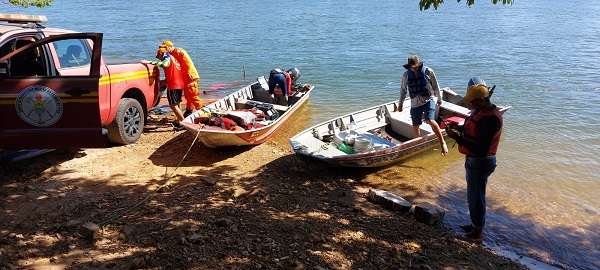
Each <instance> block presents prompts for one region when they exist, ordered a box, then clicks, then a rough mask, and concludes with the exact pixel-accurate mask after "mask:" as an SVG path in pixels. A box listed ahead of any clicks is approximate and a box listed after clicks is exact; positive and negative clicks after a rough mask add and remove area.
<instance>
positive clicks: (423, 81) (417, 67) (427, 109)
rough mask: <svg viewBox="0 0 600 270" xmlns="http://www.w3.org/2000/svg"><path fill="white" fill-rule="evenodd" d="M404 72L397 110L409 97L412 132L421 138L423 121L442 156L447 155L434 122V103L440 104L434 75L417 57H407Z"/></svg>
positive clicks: (400, 109) (439, 130)
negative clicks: (435, 140)
mask: <svg viewBox="0 0 600 270" xmlns="http://www.w3.org/2000/svg"><path fill="white" fill-rule="evenodd" d="M403 66H404V68H405V69H406V71H405V72H404V74H403V75H402V83H401V85H400V102H399V104H398V105H399V106H398V110H399V111H402V106H403V105H404V99H405V98H406V94H407V92H408V95H409V96H410V106H411V108H410V117H411V120H412V125H413V130H414V132H415V135H416V136H417V137H419V136H421V131H420V126H421V124H422V123H423V119H425V123H427V124H428V125H430V126H431V129H432V130H433V132H434V133H435V135H436V136H437V138H438V140H439V141H440V147H441V152H442V155H446V154H447V153H448V146H447V145H446V141H445V140H444V136H442V131H441V129H440V126H439V125H438V124H437V122H436V121H435V112H436V101H434V98H436V99H437V105H438V106H439V105H441V104H442V99H441V97H440V89H439V86H438V83H437V79H436V77H435V73H434V72H433V70H432V69H431V68H429V67H426V66H425V65H423V62H422V61H421V60H420V59H419V56H417V55H410V56H408V61H407V63H406V64H404V65H403Z"/></svg>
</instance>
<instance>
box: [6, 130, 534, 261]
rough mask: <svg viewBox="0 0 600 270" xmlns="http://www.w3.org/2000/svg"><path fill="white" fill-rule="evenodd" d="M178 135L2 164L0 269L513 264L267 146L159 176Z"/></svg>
mask: <svg viewBox="0 0 600 270" xmlns="http://www.w3.org/2000/svg"><path fill="white" fill-rule="evenodd" d="M192 141H193V136H191V135H190V134H186V133H181V132H180V133H173V132H172V131H170V129H169V128H166V129H164V130H163V131H161V130H160V129H156V130H153V131H147V132H145V133H144V135H143V136H142V138H141V139H140V141H139V142H138V143H136V144H133V145H128V146H122V147H112V148H107V149H87V150H79V151H55V152H53V153H50V154H47V155H45V156H41V157H38V158H36V159H34V160H30V161H22V162H20V163H17V164H4V165H2V167H0V175H1V178H0V187H1V188H0V211H2V215H0V268H8V269H12V268H23V267H25V268H33V267H38V266H39V267H46V266H52V265H54V266H63V267H67V268H76V269H79V268H115V269H121V268H136V269H137V268H185V267H193V268H198V269H222V268H227V269H261V268H262V269H274V268H279V269H398V268H401V269H404V268H411V269H412V268H414V269H524V268H525V267H524V266H522V265H520V264H518V263H515V262H512V261H510V260H508V259H506V258H503V257H501V256H498V255H495V254H493V253H492V252H491V251H489V250H488V249H485V248H482V247H481V246H479V245H476V244H472V243H468V242H465V241H462V240H459V239H457V237H456V236H455V235H454V234H452V233H451V232H450V231H448V230H447V229H445V228H442V227H432V226H428V225H425V224H422V223H418V222H416V221H415V220H414V219H413V218H412V217H410V216H408V215H401V214H398V213H394V212H391V211H388V210H385V209H384V208H383V207H382V206H380V205H377V204H373V203H371V202H369V201H367V192H368V190H369V188H370V187H369V186H368V185H367V184H365V183H361V179H362V176H363V175H361V174H363V173H362V172H361V171H360V170H343V171H340V170H335V169H334V168H329V167H327V166H325V165H323V164H320V163H315V162H312V161H307V160H303V159H300V158H298V157H296V156H294V155H292V154H291V152H290V151H289V147H288V145H287V143H285V142H278V141H277V140H274V141H272V142H268V143H264V144H262V145H259V146H256V147H251V148H226V149H208V148H204V147H201V146H198V145H195V146H194V148H193V149H192V151H191V152H190V154H189V156H188V157H187V158H186V160H185V161H184V162H183V163H182V164H181V167H179V168H178V169H177V171H175V172H174V175H173V177H172V178H170V179H169V180H168V181H169V182H167V180H166V179H165V177H164V175H165V171H166V173H167V174H171V173H173V172H172V170H173V169H174V168H175V167H176V165H177V163H178V162H179V160H180V159H181V157H182V156H183V154H184V153H185V152H186V150H187V149H188V147H189V145H190V144H191V143H192ZM162 186H165V188H162V189H160V190H159V191H156V189H157V188H158V187H162ZM134 206H136V207H135V208H132V207H134ZM87 222H92V223H94V224H97V225H100V228H99V229H98V230H95V229H94V228H91V230H90V229H89V228H88V229H87V230H86V229H83V228H84V227H86V226H87V227H89V225H90V224H87V225H86V223H87ZM92 227H93V226H92Z"/></svg>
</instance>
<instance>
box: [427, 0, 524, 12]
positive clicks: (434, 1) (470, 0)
mask: <svg viewBox="0 0 600 270" xmlns="http://www.w3.org/2000/svg"><path fill="white" fill-rule="evenodd" d="M460 1H461V0H456V2H458V3H460ZM491 1H492V4H494V5H495V4H498V3H502V4H504V5H512V3H513V0H491ZM466 2H467V6H472V5H473V4H475V0H466ZM442 3H444V0H419V8H420V9H421V10H427V9H429V8H430V7H431V6H433V8H434V9H438V7H439V6H440V5H441V4H442Z"/></svg>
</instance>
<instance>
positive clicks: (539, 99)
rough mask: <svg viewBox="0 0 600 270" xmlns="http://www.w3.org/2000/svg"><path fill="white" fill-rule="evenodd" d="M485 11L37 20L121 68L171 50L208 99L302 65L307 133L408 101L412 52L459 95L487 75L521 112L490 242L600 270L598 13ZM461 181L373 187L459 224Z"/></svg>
mask: <svg viewBox="0 0 600 270" xmlns="http://www.w3.org/2000/svg"><path fill="white" fill-rule="evenodd" d="M478 2H480V3H478V4H477V6H475V7H472V8H467V7H465V6H464V4H456V3H454V1H447V3H446V4H445V6H444V7H443V8H442V9H441V10H439V11H428V12H420V11H419V10H418V7H417V3H418V1H416V0H414V1H397V0H382V1H357V0H349V1H342V2H340V1H317V0H307V1H300V2H299V1H296V2H280V3H278V4H274V3H273V2H268V1H257V0H249V1H179V0H172V1H169V2H162V1H156V0H148V1H115V0H107V1H83V0H69V1H60V0H58V1H56V3H55V5H54V6H53V7H51V8H47V9H43V10H36V9H31V10H27V11H26V12H28V13H44V14H46V15H48V17H49V20H50V23H49V24H50V25H52V26H56V27H63V28H69V29H75V30H80V31H98V32H104V33H105V42H104V54H105V55H107V56H108V57H109V58H112V59H121V60H137V59H143V58H150V57H152V56H153V55H154V50H155V48H156V46H157V44H158V43H159V41H161V40H163V39H166V38H170V39H173V40H174V41H175V43H176V45H179V46H182V47H184V48H186V49H187V50H188V51H189V52H190V53H191V54H192V56H193V57H194V60H195V62H196V64H197V65H198V67H199V70H200V73H201V75H202V77H203V80H202V86H203V87H204V88H205V89H206V88H208V87H209V85H211V84H213V83H216V82H223V81H233V80H240V79H242V70H243V69H244V70H245V72H246V74H247V77H248V78H252V77H255V76H257V75H262V74H264V73H266V72H268V70H270V69H271V68H272V67H273V66H276V65H279V66H283V67H289V66H297V67H299V68H300V69H301V70H302V73H303V79H305V80H306V81H310V82H313V83H314V84H316V85H317V89H316V91H315V93H314V95H313V96H312V97H311V101H310V105H309V106H308V107H307V108H306V109H304V110H303V111H304V112H306V115H308V116H307V118H308V120H306V119H305V120H304V121H301V123H303V124H304V123H306V125H308V124H310V123H316V122H318V121H322V120H326V119H328V118H330V117H332V116H334V115H338V114H341V113H346V112H350V111H353V110H356V109H358V108H362V107H366V106H370V105H374V104H377V103H381V102H383V101H387V100H390V99H393V98H397V97H398V88H399V78H400V75H401V72H402V67H401V64H402V63H403V62H404V61H405V58H406V55H407V54H408V53H411V52H415V53H418V54H420V55H421V56H422V57H423V58H424V60H425V62H426V64H427V65H429V66H431V67H432V68H434V69H435V71H436V73H437V75H438V79H439V82H440V84H441V85H442V86H449V87H452V88H455V89H457V91H458V92H462V91H464V90H463V89H464V87H465V84H466V81H467V80H468V78H469V77H470V76H473V75H480V76H483V77H484V78H485V79H486V80H487V81H488V82H490V83H493V84H497V85H498V88H497V91H496V94H495V97H494V101H495V102H497V103H499V104H508V105H512V106H513V108H512V109H511V110H510V111H509V112H508V113H507V114H506V119H505V122H506V126H505V130H504V134H505V135H504V138H503V141H502V144H501V149H500V152H499V154H498V169H497V170H496V172H495V173H494V175H493V176H492V178H491V180H490V184H489V195H488V198H489V222H488V224H489V227H488V239H490V240H489V242H490V244H494V243H497V244H499V245H502V246H507V247H509V248H511V249H514V250H516V251H517V252H518V253H520V254H530V255H532V256H535V257H537V258H540V259H543V260H545V261H547V262H551V263H558V264H560V265H563V266H565V267H569V268H586V269H593V268H600V259H599V258H600V252H599V251H598V250H599V248H598V247H599V246H600V194H599V193H600V192H599V190H600V170H599V169H598V168H599V166H600V158H598V152H600V135H599V134H600V120H599V119H600V107H599V105H598V104H600V57H599V56H600V15H599V14H600V2H599V1H584V0H573V1H542V0H527V1H525V0H522V1H517V2H516V3H515V4H514V5H513V6H506V7H503V6H492V5H490V4H489V3H488V2H489V1H483V0H482V1H478ZM291 5H293V6H291ZM16 10H17V9H13V8H6V7H5V6H3V11H16ZM298 128H302V127H298ZM286 134H287V133H286ZM424 175H425V176H424ZM463 177H464V169H463V168H462V157H461V156H460V155H459V154H458V153H456V151H454V152H453V153H452V154H451V155H450V156H449V157H446V158H441V157H439V156H438V155H437V154H435V153H431V154H428V155H424V156H421V157H420V158H418V159H413V160H411V161H409V162H408V163H405V164H403V165H399V166H393V167H389V168H385V169H382V170H380V171H377V172H375V173H373V174H371V175H369V177H367V178H368V179H367V181H372V182H373V184H374V185H379V186H381V187H385V188H388V189H392V190H396V191H398V192H399V193H402V194H408V195H410V194H412V193H415V194H414V197H415V199H417V200H421V199H422V200H431V201H435V202H436V203H438V204H440V205H442V206H444V207H446V208H447V209H448V211H449V212H448V216H449V217H448V221H449V223H450V225H451V226H456V224H459V223H462V222H464V221H465V220H466V214H467V213H466V212H465V205H464V192H465V184H464V180H463Z"/></svg>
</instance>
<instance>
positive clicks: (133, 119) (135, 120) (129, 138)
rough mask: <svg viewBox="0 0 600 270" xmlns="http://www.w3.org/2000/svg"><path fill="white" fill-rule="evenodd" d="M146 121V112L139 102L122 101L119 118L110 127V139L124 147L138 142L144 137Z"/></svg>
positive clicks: (132, 100)
mask: <svg viewBox="0 0 600 270" xmlns="http://www.w3.org/2000/svg"><path fill="white" fill-rule="evenodd" d="M144 119H145V116H144V110H143V109H142V105H140V103H139V102H138V101H137V100H135V99H133V98H123V99H121V101H120V102H119V108H118V109H117V116H116V117H115V119H114V120H113V121H112V123H111V124H110V125H109V126H108V139H109V140H110V141H111V142H113V143H116V144H123V145H124V144H131V143H134V142H136V141H137V140H138V139H139V138H140V136H142V131H143V130H144Z"/></svg>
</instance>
